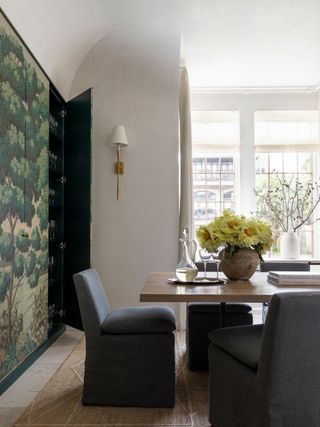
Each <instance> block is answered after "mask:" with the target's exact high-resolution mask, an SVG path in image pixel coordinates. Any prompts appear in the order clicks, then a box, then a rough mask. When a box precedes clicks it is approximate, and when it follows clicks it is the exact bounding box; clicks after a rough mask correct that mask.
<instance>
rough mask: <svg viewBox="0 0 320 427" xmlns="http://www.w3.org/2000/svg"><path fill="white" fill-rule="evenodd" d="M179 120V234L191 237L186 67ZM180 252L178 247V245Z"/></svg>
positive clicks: (182, 326) (183, 316) (183, 309)
mask: <svg viewBox="0 0 320 427" xmlns="http://www.w3.org/2000/svg"><path fill="white" fill-rule="evenodd" d="M179 121H180V203H179V205H180V211H179V236H181V233H182V230H183V228H184V227H188V229H189V236H190V238H193V219H192V218H193V204H192V138H191V113H190V94H189V77H188V71H187V69H186V67H181V68H180V94H179ZM179 253H180V247H179ZM179 324H180V329H185V324H186V304H185V303H182V304H180V315H179Z"/></svg>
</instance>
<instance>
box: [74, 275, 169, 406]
mask: <svg viewBox="0 0 320 427" xmlns="http://www.w3.org/2000/svg"><path fill="white" fill-rule="evenodd" d="M74 283H75V286H76V291H77V295H78V300H79V304H80V311H81V316H82V321H83V326H84V331H85V336H86V360H85V375H84V387H83V396H82V401H83V404H86V405H112V406H142V407H173V406H174V404H175V383H176V378H175V352H174V345H175V340H174V338H175V337H174V330H175V316H174V313H173V311H172V310H171V308H169V307H130V308H123V309H117V310H110V309H109V305H108V301H107V298H106V295H105V292H104V288H103V285H102V283H101V280H100V277H99V275H98V273H97V271H96V270H94V269H88V270H85V271H82V272H80V273H78V274H75V275H74Z"/></svg>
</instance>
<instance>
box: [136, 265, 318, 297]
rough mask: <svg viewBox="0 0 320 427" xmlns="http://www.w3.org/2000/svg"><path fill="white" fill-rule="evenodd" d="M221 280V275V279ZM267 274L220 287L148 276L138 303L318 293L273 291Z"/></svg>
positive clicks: (168, 275) (286, 289)
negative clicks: (282, 293)
mask: <svg viewBox="0 0 320 427" xmlns="http://www.w3.org/2000/svg"><path fill="white" fill-rule="evenodd" d="M221 276H222V275H221ZM267 276H268V273H261V272H256V273H255V274H254V275H253V276H252V277H251V279H250V280H241V281H227V282H226V283H225V284H224V285H214V286H211V285H190V284H187V285H181V284H178V285H177V284H170V283H167V280H168V278H171V277H175V274H174V273H172V272H161V273H150V274H149V275H148V277H147V280H146V282H145V284H144V287H143V288H142V290H141V292H140V301H141V302H201V301H202V302H270V300H271V297H272V295H273V294H275V293H278V292H292V291H295V292H301V291H319V292H320V286H309V287H307V286H306V287H300V286H299V287H298V286H294V287H289V286H282V287H277V286H274V285H272V284H271V283H269V282H268V281H267Z"/></svg>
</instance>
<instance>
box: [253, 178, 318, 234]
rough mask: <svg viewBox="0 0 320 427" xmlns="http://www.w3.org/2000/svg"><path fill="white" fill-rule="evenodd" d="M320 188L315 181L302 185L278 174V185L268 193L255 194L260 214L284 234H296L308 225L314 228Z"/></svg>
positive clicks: (296, 180) (302, 183) (265, 191)
mask: <svg viewBox="0 0 320 427" xmlns="http://www.w3.org/2000/svg"><path fill="white" fill-rule="evenodd" d="M319 189H320V186H319V184H318V183H314V182H312V181H311V180H308V181H306V182H301V181H299V180H298V179H295V178H294V177H291V178H290V179H287V178H285V177H280V176H279V175H278V174H276V183H275V184H274V185H273V187H272V188H269V189H266V190H260V191H258V190H255V194H256V197H257V202H258V206H259V214H260V215H261V216H262V217H264V218H267V219H268V220H270V221H271V222H272V223H273V224H274V226H275V227H276V228H279V229H281V230H282V231H296V230H298V228H300V227H302V226H303V225H304V224H313V223H314V222H316V221H318V220H319V219H320V218H317V217H315V216H314V214H315V210H316V207H317V206H318V205H319V203H320V192H319Z"/></svg>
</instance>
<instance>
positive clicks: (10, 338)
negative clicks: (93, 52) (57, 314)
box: [0, 17, 48, 379]
mask: <svg viewBox="0 0 320 427" xmlns="http://www.w3.org/2000/svg"><path fill="white" fill-rule="evenodd" d="M0 18H1V17H0ZM0 117H1V120H0V224H1V228H0V308H1V309H2V311H0V312H1V317H0V365H1V366H2V369H0V379H1V377H2V376H4V375H5V374H6V372H9V371H10V370H11V369H12V368H13V367H14V366H15V365H16V364H17V363H19V362H20V361H21V360H22V359H23V358H24V357H25V356H26V355H27V353H28V352H30V351H32V347H33V348H34V347H35V346H36V345H39V343H40V341H41V337H39V335H37V336H35V335H34V334H33V332H34V331H35V327H34V325H38V324H39V319H33V323H34V325H32V324H31V328H30V329H31V331H30V333H28V334H27V336H26V337H25V342H23V340H21V335H23V334H22V332H23V315H22V314H21V313H19V307H20V306H19V304H18V300H19V299H21V298H22V296H21V295H22V294H21V295H20V293H21V289H22V288H23V287H24V286H28V287H29V288H30V289H33V288H36V287H37V286H38V283H39V278H40V276H41V274H43V273H45V272H46V270H47V259H48V253H47V244H46V242H47V224H48V219H47V218H48V212H47V200H48V159H47V153H48V151H47V144H48V89H47V87H46V85H45V84H44V82H43V81H42V80H41V78H40V77H39V75H38V72H37V67H36V66H35V64H34V63H33V60H32V59H31V57H30V55H29V54H28V52H26V50H25V49H24V48H23V47H22V46H21V43H20V42H19V41H18V39H17V38H16V37H15V36H14V35H12V34H10V32H9V33H8V32H7V31H6V30H5V28H1V21H0ZM19 295H20V296H19ZM41 295H42V294H41ZM34 298H35V297H34ZM39 298H40V297H39ZM41 298H42V299H44V298H45V296H44V295H42V296H41ZM37 301H38V300H37V299H36V300H35V302H37ZM1 305H2V307H1ZM42 311H43V310H42ZM33 315H36V312H35V311H34V312H33ZM46 321H47V319H46V313H42V319H41V320H40V323H41V322H42V323H44V322H45V324H46ZM33 335H34V336H33ZM43 339H45V337H43ZM1 359H3V360H1ZM1 361H2V363H1Z"/></svg>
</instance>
